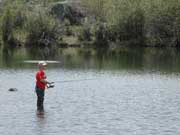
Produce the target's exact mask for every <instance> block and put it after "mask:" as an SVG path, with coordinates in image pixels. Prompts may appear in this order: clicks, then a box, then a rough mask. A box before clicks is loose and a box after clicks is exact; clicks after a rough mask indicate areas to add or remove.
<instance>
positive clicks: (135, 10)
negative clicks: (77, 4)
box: [81, 0, 180, 46]
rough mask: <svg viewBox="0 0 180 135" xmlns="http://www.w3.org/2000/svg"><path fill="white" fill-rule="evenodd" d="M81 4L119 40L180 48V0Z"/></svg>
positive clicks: (115, 0) (86, 0)
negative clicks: (132, 40) (170, 45)
mask: <svg viewBox="0 0 180 135" xmlns="http://www.w3.org/2000/svg"><path fill="white" fill-rule="evenodd" d="M81 1H82V3H83V4H84V5H85V6H86V7H88V9H89V11H91V12H92V13H93V14H95V15H96V16H97V17H98V19H100V20H104V21H105V22H106V23H107V24H108V26H109V27H110V29H111V31H114V33H115V35H116V36H117V39H118V40H129V39H144V40H145V42H146V43H147V44H148V43H149V44H151V45H153V44H154V45H155V44H158V45H163V44H165V43H168V44H172V45H176V46H179V45H180V39H179V36H180V1H179V0H81ZM167 38H168V39H167ZM140 41H141V42H142V40H140ZM167 41H168V42H167Z"/></svg>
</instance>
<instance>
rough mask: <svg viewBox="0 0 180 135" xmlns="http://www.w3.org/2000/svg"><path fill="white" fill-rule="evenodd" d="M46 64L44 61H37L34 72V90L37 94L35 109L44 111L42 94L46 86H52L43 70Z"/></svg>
mask: <svg viewBox="0 0 180 135" xmlns="http://www.w3.org/2000/svg"><path fill="white" fill-rule="evenodd" d="M46 66H47V63H46V62H45V61H40V62H39V63H38V67H39V69H38V71H37V73H36V87H35V91H36V94H37V111H39V112H43V111H44V106H43V102H44V95H45V89H46V87H53V86H52V85H51V84H52V83H53V82H48V81H47V80H46V74H45V72H44V70H45V68H46Z"/></svg>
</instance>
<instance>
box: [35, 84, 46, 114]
mask: <svg viewBox="0 0 180 135" xmlns="http://www.w3.org/2000/svg"><path fill="white" fill-rule="evenodd" d="M35 90H36V94H37V111H44V105H43V104H44V94H45V91H44V90H42V89H39V88H38V87H37V86H36V88H35Z"/></svg>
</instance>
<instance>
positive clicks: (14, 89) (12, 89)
mask: <svg viewBox="0 0 180 135" xmlns="http://www.w3.org/2000/svg"><path fill="white" fill-rule="evenodd" d="M8 91H11V92H13V91H18V89H17V88H9V90H8Z"/></svg>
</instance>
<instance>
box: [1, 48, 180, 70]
mask: <svg viewBox="0 0 180 135" xmlns="http://www.w3.org/2000/svg"><path fill="white" fill-rule="evenodd" d="M29 52H31V53H29ZM56 52H57V53H56V54H53V55H50V56H47V55H45V54H44V50H31V51H28V52H27V51H26V50H25V49H21V50H15V51H14V52H13V53H9V51H8V52H7V53H2V55H1V56H2V57H1V62H0V67H4V68H9V67H12V68H25V67H26V68H28V67H29V68H31V67H32V65H30V64H29V65H27V64H26V65H24V64H22V61H23V60H40V59H43V60H58V61H61V64H60V65H59V66H60V67H62V68H71V69H74V68H77V69H78V68H83V69H88V68H90V69H108V70H150V71H161V72H179V71H180V57H179V56H180V51H179V49H177V48H119V49H114V50H113V49H111V50H107V49H80V48H67V49H58V50H56ZM56 66H57V65H56ZM33 67H34V65H33Z"/></svg>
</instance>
